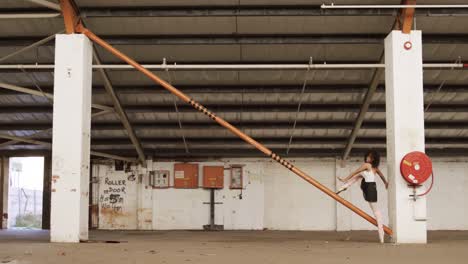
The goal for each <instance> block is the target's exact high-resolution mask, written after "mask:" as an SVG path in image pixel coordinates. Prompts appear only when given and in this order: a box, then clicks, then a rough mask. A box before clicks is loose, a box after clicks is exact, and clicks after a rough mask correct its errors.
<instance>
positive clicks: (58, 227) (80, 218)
mask: <svg viewBox="0 0 468 264" xmlns="http://www.w3.org/2000/svg"><path fill="white" fill-rule="evenodd" d="M91 75H92V44H91V42H90V41H89V39H88V38H87V37H86V36H84V35H81V34H71V35H57V36H56V41H55V71H54V115H53V141H52V144H53V145H52V186H51V192H52V195H51V219H50V222H51V224H50V240H51V241H52V242H75V243H78V242H79V241H80V240H87V239H88V203H89V201H88V196H89V193H88V192H89V166H90V161H89V159H90V158H89V156H90V130H91V78H92V77H91Z"/></svg>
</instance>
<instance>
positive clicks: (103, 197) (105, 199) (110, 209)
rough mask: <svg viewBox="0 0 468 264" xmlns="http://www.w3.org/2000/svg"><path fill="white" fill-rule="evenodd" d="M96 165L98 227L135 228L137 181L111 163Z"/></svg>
mask: <svg viewBox="0 0 468 264" xmlns="http://www.w3.org/2000/svg"><path fill="white" fill-rule="evenodd" d="M95 166H98V169H97V175H98V177H99V228H100V229H137V183H136V180H132V179H129V175H128V173H125V172H124V171H115V170H114V168H113V165H95Z"/></svg>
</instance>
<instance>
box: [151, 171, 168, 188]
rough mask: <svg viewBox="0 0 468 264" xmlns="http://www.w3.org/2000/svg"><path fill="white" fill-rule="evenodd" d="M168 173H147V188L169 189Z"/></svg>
mask: <svg viewBox="0 0 468 264" xmlns="http://www.w3.org/2000/svg"><path fill="white" fill-rule="evenodd" d="M169 175H170V173H169V171H168V170H155V171H150V172H149V186H151V187H153V188H169Z"/></svg>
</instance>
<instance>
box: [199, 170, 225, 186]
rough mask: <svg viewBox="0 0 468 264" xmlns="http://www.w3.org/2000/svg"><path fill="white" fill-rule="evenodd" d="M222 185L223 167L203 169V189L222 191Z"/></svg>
mask: <svg viewBox="0 0 468 264" xmlns="http://www.w3.org/2000/svg"><path fill="white" fill-rule="evenodd" d="M223 185H224V166H204V167H203V188H210V189H222V188H223Z"/></svg>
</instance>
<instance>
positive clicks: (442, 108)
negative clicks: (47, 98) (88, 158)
mask: <svg viewBox="0 0 468 264" xmlns="http://www.w3.org/2000/svg"><path fill="white" fill-rule="evenodd" d="M207 106H208V107H210V108H211V109H215V110H216V112H218V113H237V112H239V109H238V107H239V106H238V105H237V104H224V105H220V104H207ZM123 107H125V109H126V112H127V113H128V112H131V113H173V112H174V106H173V105H141V104H140V105H123ZM360 107H361V104H332V103H316V104H310V103H308V104H303V105H302V111H303V112H317V113H320V112H358V111H359V109H360ZM296 108H297V106H296V105H293V104H268V105H265V104H249V105H244V106H243V111H244V112H251V113H262V112H266V113H271V112H278V113H294V112H295V111H296ZM179 111H180V112H190V113H191V112H193V113H195V111H194V110H193V109H192V108H191V107H190V106H189V105H181V106H180V107H179ZM369 112H374V113H385V105H384V104H373V105H371V106H370V107H369ZM428 112H432V113H458V112H460V113H466V112H468V105H467V104H441V103H437V104H432V105H431V108H429V109H428ZM0 113H2V114H8V113H52V107H51V106H48V105H4V104H3V105H0Z"/></svg>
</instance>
